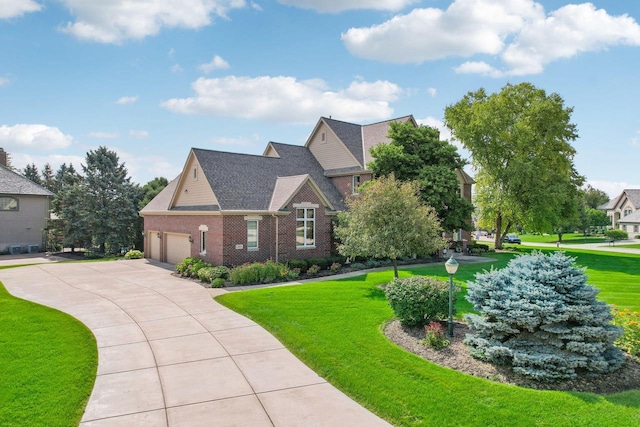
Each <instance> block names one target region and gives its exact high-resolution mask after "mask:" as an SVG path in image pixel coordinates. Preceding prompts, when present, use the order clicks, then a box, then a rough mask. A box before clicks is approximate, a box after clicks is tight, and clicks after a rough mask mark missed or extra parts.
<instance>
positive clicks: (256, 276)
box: [229, 260, 291, 285]
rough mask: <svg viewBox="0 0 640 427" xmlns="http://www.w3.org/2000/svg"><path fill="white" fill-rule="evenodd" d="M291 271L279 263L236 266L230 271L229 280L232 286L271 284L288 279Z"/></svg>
mask: <svg viewBox="0 0 640 427" xmlns="http://www.w3.org/2000/svg"><path fill="white" fill-rule="evenodd" d="M290 276H291V271H290V270H289V268H288V267H287V266H286V265H284V264H281V263H279V262H274V261H271V260H269V261H267V262H265V263H261V262H254V263H247V264H243V265H241V266H238V267H236V268H234V269H233V270H231V272H230V273H229V279H230V280H231V282H232V283H233V284H234V285H246V284H257V283H272V282H276V281H281V280H286V279H289V278H290Z"/></svg>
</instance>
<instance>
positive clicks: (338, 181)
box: [331, 173, 371, 199]
mask: <svg viewBox="0 0 640 427" xmlns="http://www.w3.org/2000/svg"><path fill="white" fill-rule="evenodd" d="M354 175H360V184H363V183H364V182H365V181H369V180H371V174H370V173H363V174H354ZM331 183H332V184H333V185H334V186H335V187H336V188H337V189H338V191H339V192H340V194H342V197H343V198H344V199H347V198H349V197H351V196H352V195H353V189H352V185H353V175H346V176H336V177H333V178H331Z"/></svg>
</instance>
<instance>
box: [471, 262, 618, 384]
mask: <svg viewBox="0 0 640 427" xmlns="http://www.w3.org/2000/svg"><path fill="white" fill-rule="evenodd" d="M574 263H575V258H571V257H569V256H567V255H566V254H564V253H563V252H555V253H553V254H552V255H549V256H545V255H544V254H543V253H541V252H533V253H531V254H530V255H522V256H519V257H517V258H515V259H513V260H511V261H510V262H509V264H508V265H507V267H506V268H504V269H502V270H491V271H488V272H484V273H481V274H477V275H476V281H475V283H470V284H469V292H468V296H467V299H468V300H469V302H471V303H472V304H473V306H474V308H475V309H476V310H477V311H479V312H480V315H479V316H478V315H474V314H469V315H467V316H466V319H467V321H468V322H469V325H470V327H471V328H472V329H473V330H475V331H476V333H475V334H468V335H467V337H466V339H465V344H467V345H468V346H469V347H470V352H471V354H472V355H473V356H474V357H476V358H478V359H481V360H484V361H487V362H490V363H493V364H497V365H510V366H512V368H513V371H514V372H517V373H519V374H522V375H524V376H526V377H529V378H532V379H536V380H540V381H558V380H566V379H573V378H575V377H576V375H577V374H578V373H586V374H589V375H600V374H603V373H607V372H612V371H614V370H616V369H618V368H619V367H620V366H621V365H622V363H623V362H624V356H623V354H622V352H621V351H620V350H619V349H618V348H616V347H614V345H613V342H614V341H615V340H616V339H617V338H618V337H619V336H620V335H621V334H622V330H621V329H620V328H618V327H615V326H613V325H611V324H610V321H611V319H612V314H611V309H610V307H609V306H608V305H607V304H605V303H603V302H601V301H597V300H596V295H597V294H598V290H597V289H595V288H593V287H591V286H589V285H587V284H586V281H587V276H586V274H585V272H584V269H582V268H579V267H576V266H575V265H574Z"/></svg>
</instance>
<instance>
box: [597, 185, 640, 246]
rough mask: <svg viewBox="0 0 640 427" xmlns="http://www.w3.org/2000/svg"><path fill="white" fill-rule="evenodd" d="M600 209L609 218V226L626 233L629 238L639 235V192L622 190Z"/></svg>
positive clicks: (636, 190)
mask: <svg viewBox="0 0 640 427" xmlns="http://www.w3.org/2000/svg"><path fill="white" fill-rule="evenodd" d="M598 209H601V210H603V211H605V212H606V213H607V215H608V216H609V217H610V218H611V226H612V227H613V228H619V229H621V230H624V231H626V232H627V233H628V234H629V238H635V237H636V236H638V235H640V190H638V189H635V190H624V191H623V192H622V193H621V194H620V195H619V196H618V197H616V198H614V199H611V200H609V202H608V203H605V204H604V205H602V206H599V207H598Z"/></svg>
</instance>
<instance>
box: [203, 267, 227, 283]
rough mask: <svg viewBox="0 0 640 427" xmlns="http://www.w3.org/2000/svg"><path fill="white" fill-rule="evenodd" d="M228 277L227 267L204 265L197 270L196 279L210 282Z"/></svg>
mask: <svg viewBox="0 0 640 427" xmlns="http://www.w3.org/2000/svg"><path fill="white" fill-rule="evenodd" d="M228 277H229V269H228V268H227V267H225V266H220V267H212V266H206V267H202V268H201V269H199V270H198V279H200V280H202V281H203V282H207V283H212V282H213V281H214V280H215V279H222V280H225V279H227V278H228Z"/></svg>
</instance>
